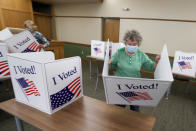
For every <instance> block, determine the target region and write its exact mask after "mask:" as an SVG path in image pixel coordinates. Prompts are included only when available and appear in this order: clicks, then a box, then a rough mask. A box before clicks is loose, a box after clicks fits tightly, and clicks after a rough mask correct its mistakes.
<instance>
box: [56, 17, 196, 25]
mask: <svg viewBox="0 0 196 131" xmlns="http://www.w3.org/2000/svg"><path fill="white" fill-rule="evenodd" d="M55 17H70V18H105V17H101V16H55ZM107 18H113V17H107ZM118 18H119V19H132V20H154V21H174V22H192V23H196V20H182V19H162V18H140V17H118Z"/></svg>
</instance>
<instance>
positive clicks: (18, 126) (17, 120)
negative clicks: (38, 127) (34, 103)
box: [15, 116, 24, 131]
mask: <svg viewBox="0 0 196 131" xmlns="http://www.w3.org/2000/svg"><path fill="white" fill-rule="evenodd" d="M15 121H16V126H17V129H18V131H24V128H23V125H22V121H21V120H20V119H19V118H17V117H16V116H15Z"/></svg>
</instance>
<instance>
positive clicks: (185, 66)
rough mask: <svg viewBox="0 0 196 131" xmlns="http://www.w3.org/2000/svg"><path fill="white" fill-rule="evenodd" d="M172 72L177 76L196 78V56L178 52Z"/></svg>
mask: <svg viewBox="0 0 196 131" xmlns="http://www.w3.org/2000/svg"><path fill="white" fill-rule="evenodd" d="M172 72H173V73H175V74H179V75H183V76H187V77H192V78H196V77H195V73H196V54H195V53H186V52H182V51H176V52H175V58H174V62H173V69H172Z"/></svg>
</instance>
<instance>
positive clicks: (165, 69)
mask: <svg viewBox="0 0 196 131" xmlns="http://www.w3.org/2000/svg"><path fill="white" fill-rule="evenodd" d="M108 61H109V44H107V49H106V56H105V60H104V67H103V73H102V76H103V82H104V89H105V95H106V101H107V103H108V104H119V105H121V104H123V105H139V106H157V105H158V103H159V101H160V100H161V98H162V97H163V95H164V94H165V92H166V91H167V89H168V88H169V87H170V86H171V84H172V82H173V76H172V71H171V66H170V63H169V58H168V53H167V47H166V46H164V47H163V51H162V53H161V59H160V61H159V63H158V65H157V67H156V70H155V72H154V77H155V78H154V79H144V78H131V77H117V76H109V75H108V71H109V67H108Z"/></svg>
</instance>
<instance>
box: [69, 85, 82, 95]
mask: <svg viewBox="0 0 196 131" xmlns="http://www.w3.org/2000/svg"><path fill="white" fill-rule="evenodd" d="M78 85H80V82H79V83H78V84H77V85H75V86H74V88H73V89H71V92H73V91H74V90H75V89H76V88H77V87H78ZM74 94H75V93H74Z"/></svg>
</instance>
